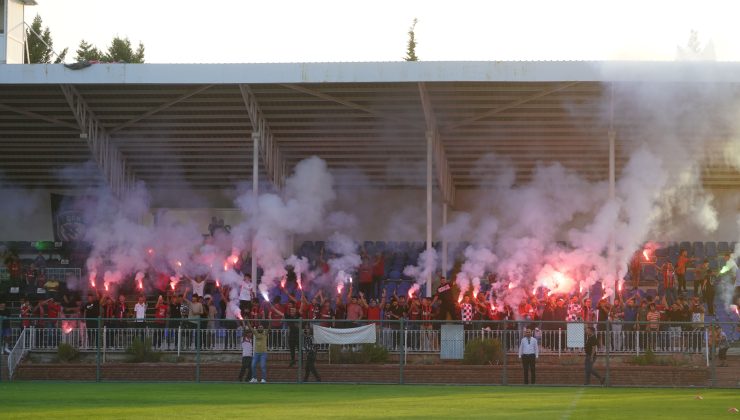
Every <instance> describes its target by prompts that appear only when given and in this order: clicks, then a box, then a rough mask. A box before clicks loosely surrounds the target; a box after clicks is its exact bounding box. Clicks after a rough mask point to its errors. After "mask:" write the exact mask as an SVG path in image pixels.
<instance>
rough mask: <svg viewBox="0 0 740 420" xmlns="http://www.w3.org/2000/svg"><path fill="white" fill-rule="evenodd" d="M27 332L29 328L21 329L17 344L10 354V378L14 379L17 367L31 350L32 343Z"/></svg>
mask: <svg viewBox="0 0 740 420" xmlns="http://www.w3.org/2000/svg"><path fill="white" fill-rule="evenodd" d="M27 332H28V330H23V331H21V333H20V335H19V337H18V340H17V341H16V343H15V346H13V350H11V351H10V354H9V355H8V379H11V380H12V379H13V374H14V373H15V369H16V368H17V367H18V365H19V364H20V363H21V360H23V358H24V357H25V356H26V354H28V352H29V350H30V346H29V344H31V343H29V340H28V336H27V334H26V333H27Z"/></svg>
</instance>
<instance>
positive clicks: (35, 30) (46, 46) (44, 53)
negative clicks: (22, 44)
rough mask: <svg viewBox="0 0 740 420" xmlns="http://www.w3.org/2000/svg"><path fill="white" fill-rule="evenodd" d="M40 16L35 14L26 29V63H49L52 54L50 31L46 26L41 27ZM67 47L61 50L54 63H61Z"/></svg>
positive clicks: (52, 43) (52, 44)
mask: <svg viewBox="0 0 740 420" xmlns="http://www.w3.org/2000/svg"><path fill="white" fill-rule="evenodd" d="M41 24H42V22H41V16H39V15H36V17H35V18H33V23H32V24H31V27H30V28H29V29H26V45H27V47H28V56H27V57H26V58H25V60H26V63H27V64H28V63H32V64H33V63H51V62H52V58H53V56H54V55H57V54H56V53H55V52H54V41H52V39H51V32H49V27H48V26H47V27H46V28H44V29H43V30H42V29H41ZM67 50H68V48H65V49H64V50H62V52H61V53H59V54H58V55H57V58H56V59H54V63H61V62H62V61H64V57H65V56H66V55H67Z"/></svg>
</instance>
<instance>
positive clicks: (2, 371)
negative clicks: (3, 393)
mask: <svg viewBox="0 0 740 420" xmlns="http://www.w3.org/2000/svg"><path fill="white" fill-rule="evenodd" d="M0 380H2V381H3V382H5V381H7V380H8V355H7V354H3V355H2V366H0Z"/></svg>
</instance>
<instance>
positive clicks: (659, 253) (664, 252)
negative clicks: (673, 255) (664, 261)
mask: <svg viewBox="0 0 740 420" xmlns="http://www.w3.org/2000/svg"><path fill="white" fill-rule="evenodd" d="M655 256H656V257H658V258H660V257H667V256H668V248H656V249H655Z"/></svg>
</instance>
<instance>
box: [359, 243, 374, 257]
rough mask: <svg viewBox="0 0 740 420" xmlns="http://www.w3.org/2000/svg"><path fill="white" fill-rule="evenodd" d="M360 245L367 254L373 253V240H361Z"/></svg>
mask: <svg viewBox="0 0 740 420" xmlns="http://www.w3.org/2000/svg"><path fill="white" fill-rule="evenodd" d="M362 247H363V248H364V249H365V252H367V253H368V255H373V254H374V253H375V242H373V241H365V242H363V243H362Z"/></svg>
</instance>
